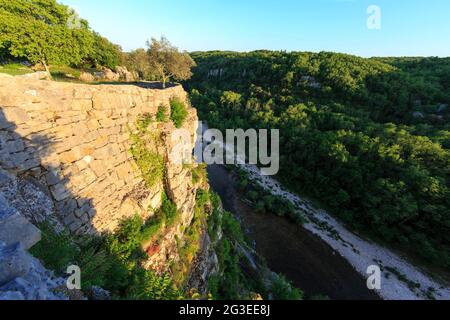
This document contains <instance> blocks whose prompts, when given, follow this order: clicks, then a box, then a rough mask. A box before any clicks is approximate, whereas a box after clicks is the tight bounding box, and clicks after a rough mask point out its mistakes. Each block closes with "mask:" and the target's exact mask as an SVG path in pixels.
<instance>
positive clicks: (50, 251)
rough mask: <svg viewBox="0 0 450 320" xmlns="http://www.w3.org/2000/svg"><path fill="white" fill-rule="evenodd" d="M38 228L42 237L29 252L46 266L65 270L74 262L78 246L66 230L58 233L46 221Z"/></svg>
mask: <svg viewBox="0 0 450 320" xmlns="http://www.w3.org/2000/svg"><path fill="white" fill-rule="evenodd" d="M39 228H40V230H41V234H42V239H41V241H40V242H38V243H37V244H36V245H35V246H34V247H33V248H31V250H30V253H31V254H32V255H33V256H35V257H36V258H38V259H39V260H41V261H42V263H43V264H44V266H45V267H46V268H48V269H51V270H54V271H56V272H59V273H63V272H65V271H66V270H65V269H66V268H67V267H68V266H69V265H71V264H73V263H74V262H75V260H76V257H77V255H78V252H79V250H78V247H77V246H76V245H75V243H74V242H73V241H72V238H71V236H70V234H69V233H68V232H67V231H64V232H61V233H59V234H58V233H56V232H55V231H54V229H53V227H52V226H51V225H50V224H48V223H43V224H42V225H40V226H39Z"/></svg>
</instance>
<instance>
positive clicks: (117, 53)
mask: <svg viewBox="0 0 450 320" xmlns="http://www.w3.org/2000/svg"><path fill="white" fill-rule="evenodd" d="M93 37H94V44H93V46H92V52H91V53H90V55H89V56H88V57H87V58H86V60H89V61H90V62H91V63H92V65H93V66H104V67H108V68H110V69H114V68H115V67H116V66H118V65H120V62H121V55H122V48H121V47H120V46H118V45H115V44H113V43H111V42H110V41H109V40H108V39H106V38H105V37H102V36H101V35H100V34H98V33H97V32H94V33H93Z"/></svg>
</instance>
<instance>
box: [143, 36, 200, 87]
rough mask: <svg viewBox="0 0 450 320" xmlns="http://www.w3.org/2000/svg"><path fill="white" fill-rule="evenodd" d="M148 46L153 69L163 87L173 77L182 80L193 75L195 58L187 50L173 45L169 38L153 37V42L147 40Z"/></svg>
mask: <svg viewBox="0 0 450 320" xmlns="http://www.w3.org/2000/svg"><path fill="white" fill-rule="evenodd" d="M147 46H148V47H149V49H148V51H147V52H148V56H149V59H150V67H151V71H152V73H153V74H154V75H155V76H156V77H157V78H158V80H160V81H161V82H162V84H163V88H165V87H166V83H167V82H169V81H170V80H171V79H175V80H179V81H182V80H188V79H190V78H191V77H192V72H191V69H192V68H193V67H195V62H194V60H192V58H191V57H190V56H189V54H188V53H187V52H180V51H179V50H178V48H176V47H174V46H172V44H171V43H170V42H169V40H167V38H165V37H161V40H157V39H155V38H152V40H151V42H150V41H148V42H147Z"/></svg>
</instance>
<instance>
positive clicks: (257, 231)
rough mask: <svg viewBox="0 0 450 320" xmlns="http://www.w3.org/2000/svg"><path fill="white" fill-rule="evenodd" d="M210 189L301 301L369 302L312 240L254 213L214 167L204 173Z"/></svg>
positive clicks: (342, 263)
mask: <svg viewBox="0 0 450 320" xmlns="http://www.w3.org/2000/svg"><path fill="white" fill-rule="evenodd" d="M208 174H209V180H210V185H211V187H212V188H213V190H214V191H215V192H217V193H218V194H219V195H220V197H221V198H222V201H223V205H224V208H225V209H226V210H227V211H230V212H232V213H233V214H234V215H235V216H236V217H237V218H238V219H239V220H240V221H241V222H242V226H243V228H244V230H245V231H246V233H247V235H248V237H249V238H250V239H251V240H252V241H254V242H255V243H256V250H257V252H258V254H259V255H261V256H262V257H264V258H265V260H266V261H267V263H268V265H269V268H270V269H271V270H272V271H275V272H277V273H281V274H283V275H285V276H286V277H287V278H288V279H289V280H290V281H292V283H293V284H294V285H295V286H296V287H298V288H301V289H302V290H303V291H304V292H305V294H306V296H307V298H308V297H309V298H311V297H313V296H315V295H324V296H327V297H329V298H330V299H333V300H334V299H338V300H374V299H377V300H378V299H379V297H378V295H376V294H375V293H374V292H372V291H370V290H368V289H367V286H366V280H365V279H364V278H363V277H361V275H359V273H357V272H356V271H355V270H354V269H353V267H352V266H351V265H350V264H349V263H348V262H347V261H346V260H345V259H344V258H342V257H341V256H340V255H339V254H338V253H337V252H335V251H334V250H333V249H332V248H331V247H330V246H329V245H328V244H326V243H325V242H324V241H322V240H321V239H320V238H319V237H318V236H316V235H314V234H313V233H311V232H310V231H307V230H305V229H304V228H302V227H301V226H298V225H296V224H294V223H291V222H290V221H289V220H287V219H286V218H280V217H277V216H276V215H273V214H259V213H255V212H254V211H253V209H252V208H251V207H250V206H248V205H247V204H245V203H244V202H243V201H242V200H241V199H240V195H239V193H238V191H237V190H236V187H235V182H234V180H233V178H232V175H231V174H230V173H229V172H228V171H227V170H226V169H225V168H224V167H223V166H219V165H212V166H209V167H208Z"/></svg>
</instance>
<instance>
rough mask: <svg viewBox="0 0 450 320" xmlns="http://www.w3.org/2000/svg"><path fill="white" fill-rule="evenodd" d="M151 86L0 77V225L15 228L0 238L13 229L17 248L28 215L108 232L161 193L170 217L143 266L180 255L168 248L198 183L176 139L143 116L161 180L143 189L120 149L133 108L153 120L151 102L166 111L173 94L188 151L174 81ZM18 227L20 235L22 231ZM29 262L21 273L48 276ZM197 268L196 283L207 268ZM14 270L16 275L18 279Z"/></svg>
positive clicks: (145, 211)
mask: <svg viewBox="0 0 450 320" xmlns="http://www.w3.org/2000/svg"><path fill="white" fill-rule="evenodd" d="M153 87H155V86H154V85H153V84H151V83H139V84H133V85H127V84H122V85H87V84H73V83H61V82H53V81H41V80H34V79H29V78H24V77H10V76H4V75H0V182H1V183H0V199H2V201H3V202H4V204H5V205H4V206H3V205H2V204H0V208H1V207H4V208H9V209H8V210H9V217H10V218H9V220H8V226H10V228H11V230H17V232H10V233H9V235H5V237H4V239H6V240H8V239H9V238H11V239H10V240H8V241H5V242H7V243H6V244H5V245H7V246H9V245H14V244H15V243H17V239H12V238H13V235H14V234H17V235H19V234H21V238H22V239H21V242H22V243H24V244H25V248H29V247H30V246H31V245H32V244H33V243H35V241H37V240H38V235H37V234H35V231H36V229H35V228H34V229H33V228H32V225H31V226H30V225H27V223H28V222H32V223H33V224H34V225H39V224H40V223H41V222H44V221H48V222H50V223H51V224H52V225H53V226H54V227H55V229H56V230H57V231H58V230H62V229H63V228H68V229H69V230H70V231H71V232H72V233H74V234H99V233H103V232H114V230H115V229H116V228H117V226H118V224H119V222H120V221H122V220H123V219H125V218H128V217H132V216H134V215H135V214H139V215H140V216H141V217H142V218H143V219H144V220H146V219H148V218H150V217H151V216H152V215H153V214H154V210H155V209H158V208H159V207H160V206H161V201H162V194H163V192H165V193H166V194H167V195H168V197H169V198H170V199H171V200H173V202H174V203H175V204H176V206H177V208H178V212H179V215H180V216H179V218H178V219H177V222H176V223H175V224H174V225H173V226H170V227H165V228H164V229H163V232H162V234H160V235H159V236H158V239H157V242H154V243H150V244H149V245H148V247H149V250H148V253H149V258H148V260H147V262H146V265H145V267H147V268H149V269H152V270H156V271H158V272H161V273H162V272H166V271H168V269H169V267H170V265H171V263H176V262H177V261H178V260H179V259H180V257H179V252H178V245H179V242H180V239H181V240H182V239H183V236H184V234H185V232H186V231H187V230H188V228H189V226H190V225H191V223H192V221H193V217H194V207H195V202H196V193H197V189H198V188H199V187H200V186H199V185H195V184H194V182H193V179H192V167H189V166H185V165H183V163H182V162H177V161H175V159H173V157H172V155H173V153H174V151H175V150H176V148H178V147H179V141H176V140H173V139H172V133H173V132H175V130H176V128H175V126H174V124H173V123H171V122H167V123H158V122H153V123H152V124H151V125H150V126H149V128H148V131H149V132H158V133H159V136H160V137H159V142H158V143H157V144H155V145H149V146H148V147H149V148H152V149H155V150H157V151H158V153H159V154H160V155H162V156H163V158H164V167H165V168H164V171H165V178H164V181H160V182H158V183H156V184H155V185H154V186H152V187H148V185H147V184H146V182H145V180H144V177H143V176H142V173H141V171H140V170H139V168H138V167H137V164H136V163H135V161H134V158H133V156H132V154H131V152H130V149H131V146H132V143H133V142H132V136H133V134H134V133H136V132H137V131H138V130H137V123H138V121H137V120H138V119H139V118H140V117H141V116H142V115H151V116H153V117H154V116H155V115H156V113H157V111H158V106H159V105H161V104H164V105H166V106H167V108H168V109H169V110H168V111H169V112H170V99H172V98H174V97H178V98H179V99H181V100H182V101H184V102H185V103H186V105H187V106H188V117H187V119H186V121H185V122H184V125H183V127H182V128H181V129H183V130H185V132H188V133H189V135H190V138H191V141H190V142H189V143H188V144H189V145H188V146H187V148H188V149H193V148H194V143H195V139H196V132H197V125H198V118H197V114H196V111H195V109H193V108H191V107H189V101H188V100H187V94H186V92H185V91H184V90H183V88H182V87H181V86H172V87H170V88H167V89H164V90H160V89H154V88H153ZM5 210H6V209H5ZM21 224H22V226H21ZM13 226H15V227H13ZM27 228H28V229H27ZM205 231H206V228H205ZM36 232H38V231H36ZM24 233H25V234H27V235H28V237H29V238H30V239H28V240H27V239H25V238H23V236H24ZM24 239H25V240H24ZM0 240H2V239H1V238H0ZM203 248H204V247H203ZM144 249H147V248H144ZM150 249H151V250H150ZM15 250H19V251H20V250H22V249H20V248H19V247H16V248H15ZM206 252H208V254H209V253H210V250H209V249H208V250H207V251H206ZM199 256H201V257H203V256H205V255H204V254H203V252H202V253H201V254H200V255H199ZM205 257H206V256H205ZM31 264H32V265H33V266H34V267H33V268H31V269H30V270H35V271H36V272H37V273H38V274H40V277H43V279H44V278H45V277H44V275H48V274H46V273H45V272H44V271H42V269H41V267H42V265H39V264H37V262H36V261H35V260H32V263H31ZM212 269H213V268H212ZM202 270H203V269H202ZM205 270H206V271H202V272H201V273H202V279H203V280H202V281H203V283H206V282H207V281H206V278H207V271H208V270H211V268H206V269H205ZM36 272H35V273H36ZM48 276H49V277H50V275H48ZM24 277H25V278H26V277H27V275H26V274H25V273H24V274H21V275H20V277H19V278H21V279H22V278H24ZM33 277H34V276H33ZM25 278H24V279H25ZM38 282H39V281H38ZM8 283H9V282H8ZM20 286H22V287H20ZM25 286H26V285H25V284H23V281H22V280H20V281H19V282H17V283H15V284H11V285H10V286H8V287H7V289H8V292H7V293H5V294H7V295H8V296H11V297H14V295H17V294H16V293H15V292H16V291H17V292H22V291H23V290H22V289H24V287H25ZM52 286H53V284H52ZM19 287H20V288H22V289H21V290H15V288H19ZM39 290H40V289H39ZM39 290H38V291H39ZM5 292H6V291H5ZM33 292H34V291H33ZM42 292H43V291H42ZM22 295H23V292H22ZM45 296H46V293H43V294H42V295H36V294H35V293H29V294H28V293H27V294H25V295H24V297H25V298H29V297H31V298H39V299H41V298H44V297H45ZM47 297H49V298H53V296H51V295H47Z"/></svg>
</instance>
